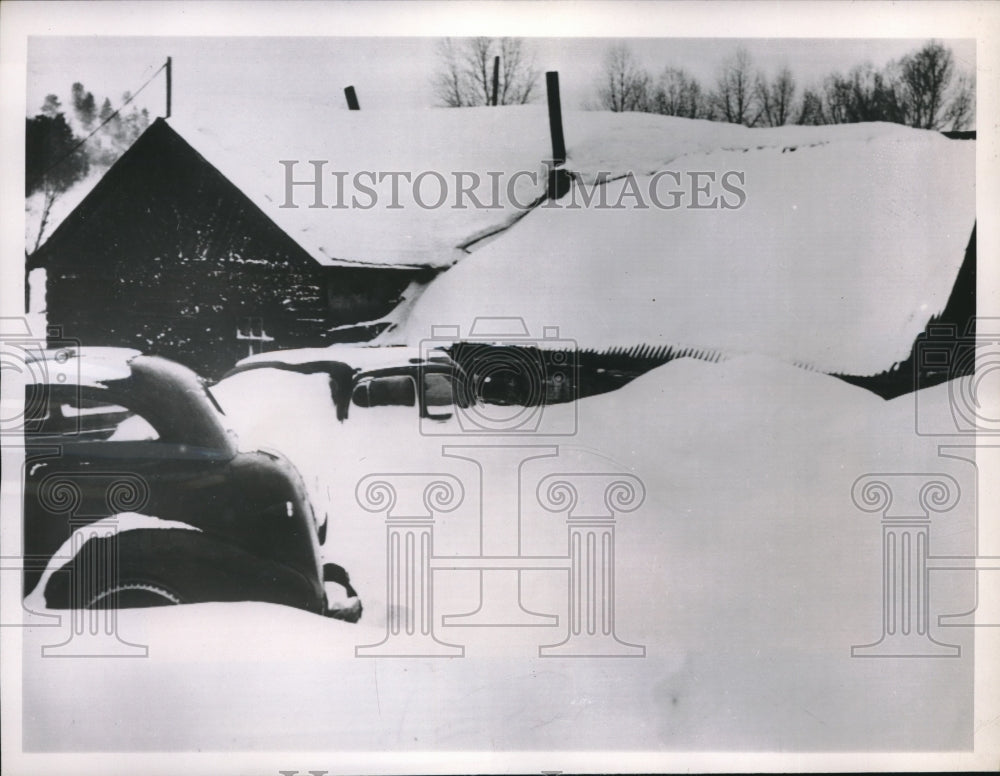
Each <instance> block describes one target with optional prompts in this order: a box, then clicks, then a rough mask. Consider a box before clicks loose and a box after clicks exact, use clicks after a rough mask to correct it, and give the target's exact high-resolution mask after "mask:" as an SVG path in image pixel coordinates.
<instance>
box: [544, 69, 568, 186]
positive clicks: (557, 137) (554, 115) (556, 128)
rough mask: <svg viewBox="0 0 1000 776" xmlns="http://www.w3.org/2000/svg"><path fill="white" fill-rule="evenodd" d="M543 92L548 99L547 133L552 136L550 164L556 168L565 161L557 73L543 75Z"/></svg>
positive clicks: (564, 143) (551, 72) (550, 72)
mask: <svg viewBox="0 0 1000 776" xmlns="http://www.w3.org/2000/svg"><path fill="white" fill-rule="evenodd" d="M545 90H546V93H547V94H548V98H549V132H550V133H551V135H552V163H553V165H554V166H556V167H558V166H559V165H561V164H563V163H565V161H566V141H565V139H564V138H563V125H562V105H561V102H560V100H559V73H557V72H555V71H549V72H548V73H546V74H545Z"/></svg>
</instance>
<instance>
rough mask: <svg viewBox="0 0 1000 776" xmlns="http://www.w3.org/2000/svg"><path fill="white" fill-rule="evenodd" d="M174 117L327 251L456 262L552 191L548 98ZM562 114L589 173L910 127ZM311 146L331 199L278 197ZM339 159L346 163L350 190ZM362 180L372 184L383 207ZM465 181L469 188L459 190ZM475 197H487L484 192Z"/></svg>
mask: <svg viewBox="0 0 1000 776" xmlns="http://www.w3.org/2000/svg"><path fill="white" fill-rule="evenodd" d="M168 124H169V125H170V127H172V128H173V129H174V130H175V131H176V132H177V133H178V134H180V135H181V137H182V138H183V139H184V140H185V141H186V142H187V143H189V144H190V145H191V146H192V147H193V148H194V149H195V150H196V151H197V152H198V153H199V154H201V155H202V156H203V157H204V158H205V159H206V160H207V161H208V162H209V163H210V164H211V165H212V166H213V167H215V168H216V169H217V170H219V172H221V173H222V174H223V175H224V176H225V177H226V178H227V179H228V180H229V181H231V182H232V183H233V184H234V185H236V186H237V187H238V188H239V189H240V190H241V191H242V192H243V193H244V194H245V195H246V196H247V197H249V198H250V200H251V201H252V202H253V203H254V204H256V205H257V206H258V207H259V208H260V209H261V210H262V211H263V212H264V213H265V214H266V215H267V216H268V217H269V218H270V219H272V220H273V221H274V222H275V223H276V224H277V225H278V226H279V227H280V228H281V229H282V230H283V231H284V232H285V233H287V234H288V235H289V236H290V237H291V238H292V239H293V240H295V241H296V242H297V243H298V244H299V245H300V246H301V247H302V248H303V249H304V250H305V251H306V252H307V253H308V254H309V255H310V256H312V257H313V258H314V259H315V260H316V261H317V262H319V263H320V264H323V265H369V266H370V265H376V266H399V267H447V266H450V265H451V264H453V263H454V262H455V261H457V260H458V259H460V258H462V257H463V256H465V255H466V251H465V250H464V247H465V246H468V245H469V244H471V243H474V242H475V241H476V240H477V239H479V238H481V237H484V236H487V235H491V234H493V233H496V232H498V231H499V230H502V229H504V228H506V227H508V226H510V225H511V224H513V223H514V222H516V221H517V220H518V218H519V217H521V216H523V215H524V213H525V210H526V207H527V206H528V205H529V204H530V203H532V202H533V201H535V200H536V199H537V198H538V197H539V196H540V195H541V194H543V193H544V190H545V183H546V174H545V173H546V168H545V166H544V160H547V159H549V158H550V157H551V154H552V151H551V144H550V138H549V122H548V114H547V110H546V108H545V106H544V105H527V106H506V107H497V108H493V107H480V108H462V109H458V110H456V109H450V108H427V109H410V110H399V111H393V110H360V111H348V110H346V109H345V108H344V106H343V103H342V100H341V98H340V95H339V93H338V94H337V95H335V99H332V100H330V99H324V100H314V101H310V102H306V101H304V100H302V99H298V98H296V99H289V100H287V101H285V102H279V103H268V104H267V105H266V106H264V105H262V104H261V103H260V101H259V100H256V99H252V98H249V97H245V96H226V97H221V98H219V99H218V100H216V101H215V102H213V103H212V104H211V107H203V108H201V109H200V112H199V113H197V114H186V113H183V112H182V113H178V114H176V115H174V116H173V117H171V118H170V119H169V120H168ZM563 125H564V128H565V135H566V141H567V150H568V156H569V158H568V160H567V165H566V166H567V168H568V169H570V170H573V171H574V172H578V173H579V174H581V175H582V176H583V178H584V179H585V180H592V179H593V178H594V177H595V176H596V175H597V174H598V173H606V174H608V175H609V176H610V177H612V178H614V177H618V176H621V175H623V174H625V173H626V172H634V173H636V174H642V173H650V172H654V171H656V170H660V169H663V168H664V166H665V165H667V164H669V163H671V162H672V161H673V160H674V159H677V158H678V157H682V156H685V155H689V154H693V153H703V152H707V151H712V150H716V149H725V148H730V149H741V150H742V149H752V148H759V147H784V146H786V145H789V144H795V145H799V146H803V145H809V144H813V143H822V142H829V141H830V140H831V139H833V138H836V139H839V140H842V139H844V138H848V137H850V138H855V139H867V138H870V137H873V136H895V135H900V134H905V133H906V132H907V131H908V130H906V129H905V128H904V127H899V126H897V125H892V124H861V125H850V126H840V127H782V128H779V129H773V130H772V129H764V130H761V129H754V130H751V129H747V128H746V127H742V126H738V125H733V124H724V123H720V122H710V121H691V120H688V119H679V118H673V117H667V116H657V115H651V114H640V113H610V112H603V111H578V110H571V111H564V114H563ZM314 160H315V161H321V162H324V163H325V164H323V165H322V176H323V177H322V181H323V192H322V196H321V200H322V202H323V203H324V204H326V205H327V207H323V208H316V207H310V205H313V204H314V203H315V199H314V196H313V194H314V192H313V189H312V187H311V186H295V187H294V188H293V190H292V196H291V204H293V205H296V206H297V207H282V205H284V204H288V203H287V202H286V176H287V172H286V169H289V168H288V167H286V165H283V164H282V163H281V162H282V161H285V162H294V163H295V164H294V165H292V166H291V167H290V169H291V171H292V172H291V174H292V176H293V179H294V180H295V181H307V180H312V179H313V175H314V168H313V166H312V165H311V164H310V162H311V161H314ZM334 173H338V174H342V175H341V180H342V193H338V179H337V177H335V175H334ZM392 173H399V174H400V175H395V176H394V175H392ZM518 173H520V174H518ZM359 174H360V176H361V177H360V180H359V181H358V183H357V184H355V176H356V175H359ZM421 174H424V175H423V177H422V178H420V182H419V184H417V183H416V181H417V178H418V176H420V175H421ZM459 174H462V175H461V177H460V178H459V177H457V176H458V175H459ZM380 175H381V176H382V179H381V181H379V176H380ZM405 176H409V182H408V181H407V178H406V177H405ZM472 176H476V178H477V179H478V181H479V183H478V185H472V184H473V181H474V180H475V179H474V178H473V177H472ZM373 177H374V180H373ZM442 177H443V180H444V190H445V193H446V195H447V196H446V198H445V201H444V203H443V204H442V205H441V206H440V207H426V206H429V205H433V204H435V203H436V201H437V200H438V199H439V198H440V194H441V191H442V183H441V182H442ZM96 182H97V178H96V177H94V176H91V177H89V178H88V179H86V180H85V181H81V182H80V183H79V184H78V185H77V186H75V187H73V188H72V189H71V190H70V191H68V192H66V194H64V195H63V196H62V197H60V199H59V201H58V202H57V207H55V208H54V210H53V213H51V214H50V220H49V225H48V230H47V231H48V233H49V234H51V233H52V232H53V231H54V230H55V228H56V227H57V226H58V223H59V222H60V221H61V220H62V219H64V218H65V217H66V216H67V215H68V213H69V212H71V209H72V206H75V204H77V203H78V202H80V201H81V200H82V199H83V197H84V196H85V194H86V193H87V192H89V190H90V189H91V188H93V186H94V185H95V184H96ZM365 188H367V189H371V190H373V191H374V193H375V194H374V195H375V197H376V198H377V201H376V203H375V205H374V206H373V207H368V205H369V204H370V203H371V201H372V196H371V195H370V194H368V193H367V192H366V191H365V190H364V189H365ZM415 188H419V194H418V196H419V200H420V201H417V197H416V196H415V192H414V189H415ZM460 188H465V189H466V193H465V194H459V189H460ZM353 197H356V198H357V204H358V205H359V206H353V203H352V198H353ZM476 201H478V202H480V203H482V204H483V205H485V207H476V206H474V202H476ZM335 204H344V205H347V207H332V205H335ZM456 204H458V205H463V206H464V207H460V208H459V207H455V205H456ZM422 205H423V206H422ZM28 231H29V233H31V231H32V227H31V225H29V229H28Z"/></svg>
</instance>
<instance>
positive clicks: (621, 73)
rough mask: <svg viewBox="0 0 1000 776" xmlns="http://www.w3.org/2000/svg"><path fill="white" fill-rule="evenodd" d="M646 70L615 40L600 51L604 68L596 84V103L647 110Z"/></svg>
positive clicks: (609, 107) (647, 77)
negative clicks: (604, 52) (597, 84)
mask: <svg viewBox="0 0 1000 776" xmlns="http://www.w3.org/2000/svg"><path fill="white" fill-rule="evenodd" d="M650 91H651V88H650V77H649V73H647V72H646V71H645V69H643V68H642V67H640V66H639V64H638V62H636V59H635V56H634V55H633V54H632V49H630V48H629V47H628V46H627V45H626V44H624V43H616V44H615V45H613V46H611V48H609V49H608V50H607V53H606V54H605V55H604V72H603V73H602V75H601V81H600V85H599V87H598V92H597V94H598V99H599V101H600V107H601V108H603V109H604V110H610V111H616V112H622V111H648V110H649V107H650Z"/></svg>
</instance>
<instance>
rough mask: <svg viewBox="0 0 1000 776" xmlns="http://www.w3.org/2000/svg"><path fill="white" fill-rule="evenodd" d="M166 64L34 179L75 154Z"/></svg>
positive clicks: (161, 66) (136, 95)
mask: <svg viewBox="0 0 1000 776" xmlns="http://www.w3.org/2000/svg"><path fill="white" fill-rule="evenodd" d="M166 66H167V63H166V62H164V63H163V64H162V65H160V66H159V67H158V68H157V69H156V72H155V73H153V74H152V75H151V76H150V77H149V78H148V80H147V81H146V82H145V83H144V84H143V85H142V86H140V87H139V88H138V89H137V90H136V91H135V93H134V94H132V95H130V96H129V98H128V99H127V100H125V102H123V103H122V104H121V105H119V106H118V108H117V110H115V112H114V113H112V114H111V115H110V116H108V117H107V118H106V119H104V121H102V122H101V123H100V124H98V125H97V126H96V127H95V128H94V131H93V132H91V133H90V134H89V135H87V136H86V137H85V138H84V139H83V140H81V141H80V142H79V143H77V144H76V145H74V146H73V147H72V148H71V149H69V151H67V152H66V153H65V154H63V155H62V156H60V157H59V158H58V159H56V160H55V161H54V162H53V163H52V164H50V165H49V166H48V167H46V168H45V169H44V170H43V171H42V172H41V173H39V174H38V176H37V177H36V178H35V180H36V181H38V180H41V179H42V178H44V177H45V176H46V175H48V174H49V171H50V170H52V169H53V168H55V167H57V166H58V165H60V164H62V163H63V162H64V161H66V160H67V159H68V158H69V157H71V156H72V155H73V154H75V153H76V152H77V150H78V149H79V148H80V147H81V146H83V144H84V143H86V142H87V141H88V140H90V138H92V137H93V136H94V135H96V134H97V133H98V132H100V131H101V130H102V129H104V127H105V125H107V123H108V122H109V121H111V120H112V119H113V118H114V117H115V116H117V115H118V114H119V113H121V112H122V110H124V108H125V106H126V105H128V104H129V103H130V102H132V100H134V99H135V98H136V97H138V96H139V94H140V93H141V92H142V90H143V89H145V88H146V87H147V86H149V84H150V83H152V81H153V79H154V78H156V76H158V75H159V74H160V71H161V70H163V69H164V68H166Z"/></svg>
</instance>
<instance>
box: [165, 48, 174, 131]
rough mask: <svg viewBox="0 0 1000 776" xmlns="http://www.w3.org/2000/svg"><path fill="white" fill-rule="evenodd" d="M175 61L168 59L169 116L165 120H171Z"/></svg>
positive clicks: (171, 58)
mask: <svg viewBox="0 0 1000 776" xmlns="http://www.w3.org/2000/svg"><path fill="white" fill-rule="evenodd" d="M173 75H174V59H173V57H167V115H166V116H164V118H167V119H169V118H170V106H171V100H172V98H173V84H174V77H173Z"/></svg>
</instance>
